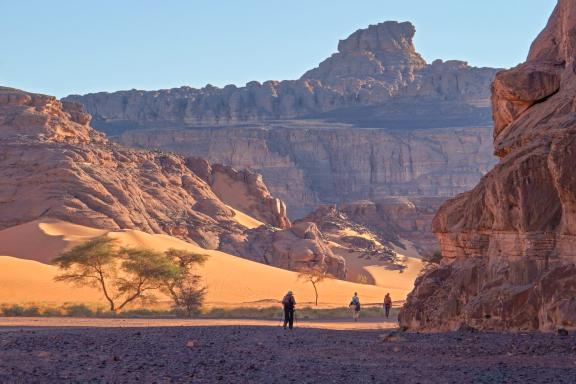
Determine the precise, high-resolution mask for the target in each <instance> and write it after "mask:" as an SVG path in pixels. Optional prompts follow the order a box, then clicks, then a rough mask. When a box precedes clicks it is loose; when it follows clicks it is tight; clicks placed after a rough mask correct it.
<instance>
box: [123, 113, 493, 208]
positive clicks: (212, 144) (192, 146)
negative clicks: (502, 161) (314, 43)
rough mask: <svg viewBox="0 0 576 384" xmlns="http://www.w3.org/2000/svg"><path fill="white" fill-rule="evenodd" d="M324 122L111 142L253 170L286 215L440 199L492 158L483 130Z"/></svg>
mask: <svg viewBox="0 0 576 384" xmlns="http://www.w3.org/2000/svg"><path fill="white" fill-rule="evenodd" d="M324 126H325V128H323V129H307V128H305V127H302V126H295V125H286V124H281V125H278V126H274V127H272V128H263V127H251V128H249V127H244V128H241V129H240V128H205V129H194V130H158V131H140V130H135V131H130V132H126V133H124V134H123V135H122V136H121V137H120V138H118V141H120V142H121V143H123V144H125V145H129V146H134V147H142V148H161V149H164V150H168V151H175V152H178V153H183V154H185V155H198V156H201V157H203V158H206V159H208V160H210V161H213V162H219V163H224V164H230V165H233V166H234V167H238V168H250V169H253V170H254V171H256V172H258V173H260V174H262V175H263V177H264V180H265V181H266V184H267V185H268V187H269V188H270V191H271V192H272V194H273V195H274V196H278V197H279V198H281V199H282V200H283V201H286V203H287V206H288V207H289V209H288V214H289V216H290V217H292V218H299V217H303V216H304V215H306V214H308V213H309V212H311V211H312V210H314V209H315V208H316V207H317V206H318V205H319V204H322V203H324V204H326V203H330V204H334V203H342V202H346V201H356V200H363V199H367V200H376V201H377V200H379V199H382V198H384V197H387V196H390V195H392V196H413V197H417V196H439V197H444V198H448V197H451V196H454V195H456V194H458V193H460V192H463V191H465V190H467V189H469V188H470V187H471V186H473V185H474V184H475V183H476V182H477V181H478V180H480V178H481V176H482V175H484V174H485V173H486V172H487V171H488V170H489V169H490V168H491V167H492V166H493V164H494V158H493V157H492V155H491V152H492V147H491V145H490V143H491V138H490V134H489V129H487V128H459V129H435V130H416V131H408V132H403V131H397V132H390V131H387V130H381V129H353V128H350V127H348V128H345V127H344V128H342V127H340V128H338V127H336V128H335V127H333V126H330V125H324Z"/></svg>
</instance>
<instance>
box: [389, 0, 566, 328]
mask: <svg viewBox="0 0 576 384" xmlns="http://www.w3.org/2000/svg"><path fill="white" fill-rule="evenodd" d="M575 32H576V3H574V2H572V1H570V0H559V1H558V5H557V7H556V9H555V11H554V14H553V15H552V17H551V18H550V20H549V23H548V25H547V27H546V28H545V29H544V31H543V32H542V33H541V34H540V35H539V36H538V38H537V39H536V40H535V42H534V43H533V44H532V48H531V51H530V54H529V56H528V61H527V62H526V63H525V64H522V65H520V66H518V67H516V68H514V69H511V70H509V71H505V72H501V73H499V74H498V75H497V77H496V80H495V82H494V87H493V90H494V94H493V102H494V120H495V124H496V125H495V130H494V147H495V149H496V152H497V153H498V154H499V156H500V157H501V161H500V163H499V164H498V165H497V166H496V167H495V168H494V169H493V170H492V171H490V172H489V173H488V174H487V175H486V176H485V177H484V178H483V179H482V180H481V182H480V183H479V184H478V186H476V188H474V189H473V190H472V191H470V192H467V193H464V194H462V195H459V196H458V197H456V198H455V199H452V200H450V201H448V202H447V203H446V204H445V205H444V206H443V207H442V208H441V209H440V210H439V212H438V214H437V216H436V218H435V219H434V225H433V227H434V231H435V232H436V234H437V236H438V239H439V241H440V246H441V249H442V254H443V261H442V263H441V264H440V265H439V266H438V267H437V268H433V269H432V270H431V271H430V272H428V273H426V274H425V275H424V276H422V277H421V278H420V279H419V280H418V281H417V283H416V287H415V289H414V291H413V292H412V293H411V294H410V296H409V298H408V301H407V304H406V306H405V308H404V309H403V311H402V313H401V315H400V322H401V324H403V325H405V326H410V327H412V328H413V329H433V330H448V329H451V328H454V327H455V326H457V324H460V323H466V324H468V325H470V326H474V327H476V328H482V329H554V328H557V327H559V326H565V327H573V326H575V325H576V302H575V301H574V297H575V295H576V283H575V282H576V266H575V265H574V251H573V250H574V247H575V246H576V236H575V235H576V226H575V223H576V182H575V178H574V164H576V155H575V154H576V119H575V117H574V116H575V113H574V112H575V111H576V109H575V107H574V95H575V94H576V74H575V73H574V63H575V62H576V48H575V47H576V45H575V44H576V37H575V36H576V33H575Z"/></svg>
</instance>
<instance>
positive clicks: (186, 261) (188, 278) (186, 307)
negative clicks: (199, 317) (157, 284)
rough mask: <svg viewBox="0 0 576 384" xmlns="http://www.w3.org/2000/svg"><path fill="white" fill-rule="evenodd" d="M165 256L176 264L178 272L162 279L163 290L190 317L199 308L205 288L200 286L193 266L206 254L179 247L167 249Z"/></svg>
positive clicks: (199, 263) (198, 277) (202, 260)
mask: <svg viewBox="0 0 576 384" xmlns="http://www.w3.org/2000/svg"><path fill="white" fill-rule="evenodd" d="M165 255H166V257H167V258H168V259H169V260H170V261H171V262H172V263H174V264H176V265H178V274H176V275H174V276H172V277H171V278H170V279H166V280H165V281H164V285H163V290H164V291H165V292H166V293H167V294H168V295H169V296H170V297H171V298H172V300H173V301H174V305H175V307H176V308H178V309H181V310H183V311H184V312H185V313H186V316H188V317H192V315H194V314H195V313H197V312H198V310H199V309H200V308H201V306H202V303H203V301H204V296H205V294H206V288H204V287H200V286H199V285H200V276H199V275H196V274H194V267H195V266H197V265H201V264H203V263H204V262H205V261H206V259H207V258H208V256H206V255H202V254H198V253H193V252H188V251H185V250H180V249H173V248H171V249H169V250H168V251H166V254H165Z"/></svg>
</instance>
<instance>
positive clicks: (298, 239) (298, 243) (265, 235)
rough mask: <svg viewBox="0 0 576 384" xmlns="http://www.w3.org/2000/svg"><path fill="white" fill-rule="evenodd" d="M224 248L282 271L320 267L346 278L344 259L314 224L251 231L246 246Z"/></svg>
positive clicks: (227, 245)
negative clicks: (334, 251)
mask: <svg viewBox="0 0 576 384" xmlns="http://www.w3.org/2000/svg"><path fill="white" fill-rule="evenodd" d="M222 249H223V250H224V251H227V252H230V253H232V254H237V255H240V256H242V257H245V258H247V259H250V260H254V261H258V262H260V263H265V264H270V265H275V266H278V267H280V268H285V269H290V270H294V271H298V270H301V269H307V268H312V267H321V268H323V269H325V270H326V271H327V272H328V273H329V274H331V275H332V276H334V277H336V278H340V279H345V278H346V272H347V270H346V262H345V260H344V259H343V258H341V257H339V256H336V255H334V253H333V252H332V250H331V249H330V247H329V246H328V243H327V242H326V240H325V239H324V236H323V234H322V233H321V232H320V231H319V230H318V227H317V226H316V224H315V223H312V222H297V223H294V225H293V226H292V227H291V228H288V229H284V230H278V229H274V228H271V227H264V226H262V227H259V228H256V229H252V230H250V231H248V232H247V238H246V241H245V242H244V243H238V242H233V243H230V244H226V245H224V246H223V248H222Z"/></svg>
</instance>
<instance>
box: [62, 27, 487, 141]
mask: <svg viewBox="0 0 576 384" xmlns="http://www.w3.org/2000/svg"><path fill="white" fill-rule="evenodd" d="M414 33H415V28H414V26H413V25H412V24H410V23H397V22H394V21H388V22H385V23H381V24H378V25H372V26H370V27H369V28H367V29H364V30H359V31H356V32H355V33H353V34H352V35H350V36H349V37H348V38H347V39H345V40H342V41H340V43H339V44H338V53H336V54H334V55H332V57H330V58H328V59H326V60H325V61H324V62H322V63H321V64H320V65H319V66H318V68H315V69H313V70H311V71H308V72H307V73H305V74H304V75H303V76H302V78H300V79H299V80H290V81H267V82H264V83H263V84H261V83H259V82H256V81H253V82H250V83H248V84H246V86H245V87H240V88H238V87H236V86H234V85H228V86H226V87H224V88H222V89H220V88H217V87H214V86H211V85H207V86H206V87H205V88H202V89H194V88H190V87H181V88H174V89H168V90H160V91H149V92H147V91H137V90H131V91H121V92H115V93H105V92H102V93H95V94H88V95H84V96H78V95H73V96H69V97H68V98H67V100H69V101H77V102H80V103H82V104H84V106H85V107H86V109H87V110H88V111H89V112H90V113H91V114H92V115H93V116H94V117H95V123H96V126H97V127H102V128H103V129H105V130H107V131H108V132H109V133H112V132H119V131H122V130H126V129H132V128H138V127H142V126H152V127H154V128H161V127H166V126H169V127H192V126H201V127H202V126H223V125H238V124H247V123H255V122H260V121H266V120H285V119H294V118H309V117H318V116H322V115H323V113H325V112H334V111H337V110H342V109H349V108H354V107H369V106H380V105H382V104H383V103H385V102H386V103H388V102H390V100H391V99H392V98H395V99H400V98H401V97H402V96H405V97H410V98H412V99H414V97H419V98H431V99H432V100H433V101H435V103H436V104H438V103H442V102H452V104H450V105H451V106H452V107H454V106H456V104H453V103H457V104H458V103H459V105H461V106H464V104H470V105H469V107H470V106H471V105H473V106H482V107H484V108H483V110H482V111H480V115H479V116H475V115H474V114H471V115H469V116H468V117H467V119H468V121H472V124H479V123H481V122H486V118H487V117H488V114H487V113H486V112H488V108H487V106H488V99H489V83H490V81H491V79H492V77H493V76H494V74H495V72H496V70H495V69H491V68H472V67H469V66H468V65H467V64H466V63H464V62H453V61H449V62H446V63H444V62H442V61H441V60H438V61H435V62H434V63H433V64H432V65H427V64H426V62H425V61H424V59H422V57H420V55H419V54H418V53H417V52H416V49H415V48H414V45H413V43H412V38H413V36H414ZM413 101H419V100H413ZM477 109H482V108H477ZM435 111H436V110H435V109H434V108H430V109H429V113H433V114H434V117H435V118H437V119H441V120H442V119H444V118H445V117H446V116H443V115H442V114H438V113H434V112H435ZM455 112H456V111H454V112H453V113H455ZM354 113H356V114H358V111H348V112H346V113H345V114H347V115H348V116H350V115H353V114H354ZM378 114H379V111H378V109H375V110H370V111H369V112H367V111H366V110H363V111H362V116H363V117H364V118H365V119H366V118H367V117H369V116H371V115H374V116H375V117H376V119H375V120H378ZM401 115H402V117H403V118H404V119H407V118H410V116H411V111H407V110H404V111H402V113H401ZM326 116H327V117H328V116H331V115H326ZM448 120H449V119H448ZM367 121H369V120H367ZM371 123H374V122H371ZM397 125H398V124H396V126H397Z"/></svg>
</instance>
